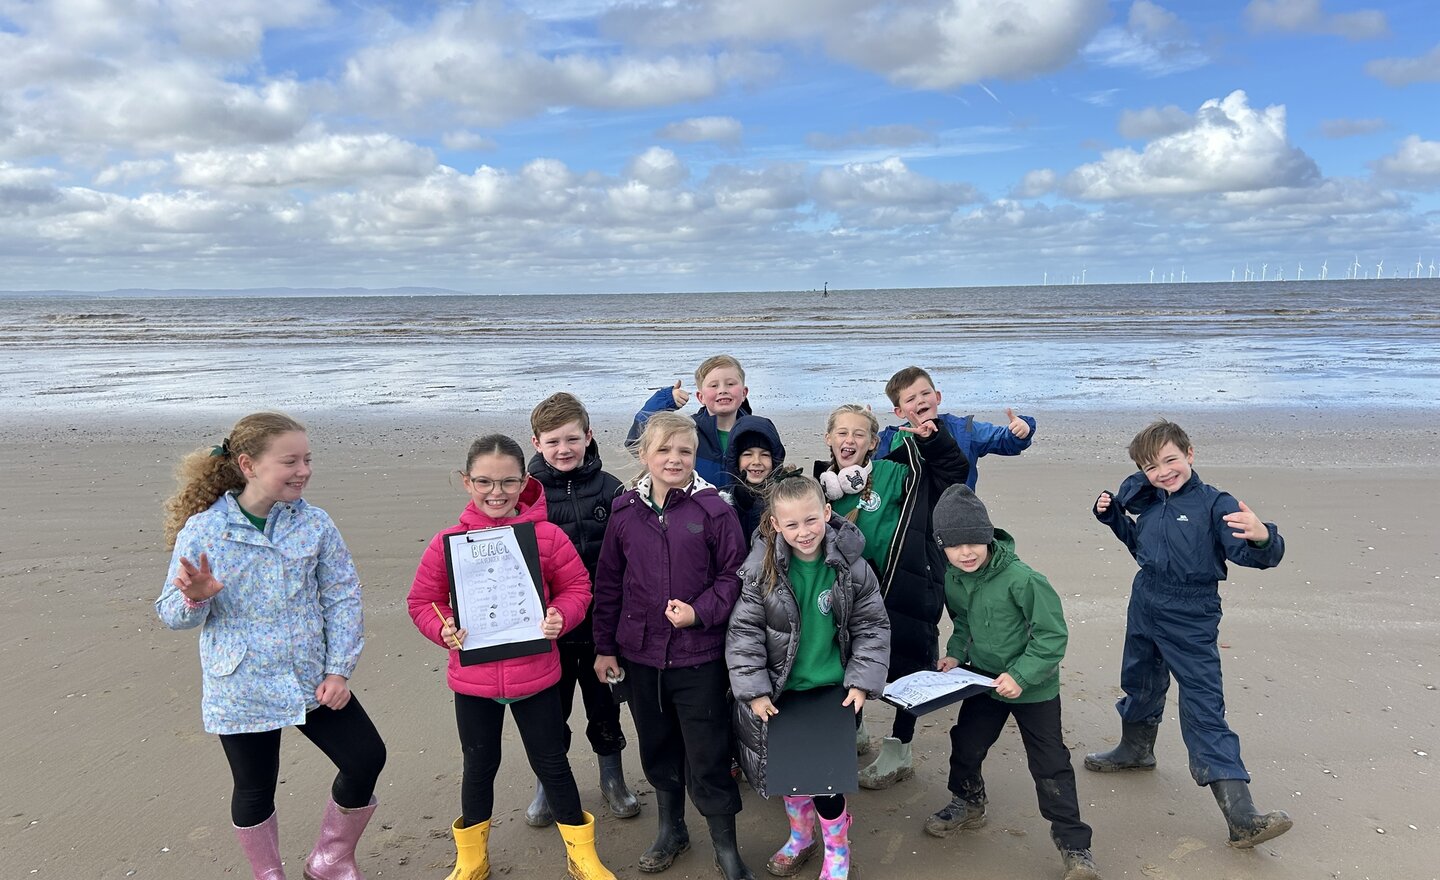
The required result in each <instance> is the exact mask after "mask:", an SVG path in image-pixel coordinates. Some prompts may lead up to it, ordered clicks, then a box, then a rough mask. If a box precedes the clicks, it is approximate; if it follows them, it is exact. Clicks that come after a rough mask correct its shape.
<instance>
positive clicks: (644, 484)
mask: <svg viewBox="0 0 1440 880" xmlns="http://www.w3.org/2000/svg"><path fill="white" fill-rule="evenodd" d="M714 488H715V487H714V486H712V485H710V484H709V483H707V482H705V478H704V477H702V476H700V472H699V471H696V472H695V474H694V476H693V477H692V478H691V480H690V485H688V486H686V487H685V494H686V495H694V494H695V493H696V492H699V491H700V490H701V489H714ZM630 491H631V492H634V493H636V494H638V495H639V496H640V497H642V498H645V497H648V496H649V495H650V475H649V474H641V475H640V479H638V480H636V481H635V488H634V489H631V490H630Z"/></svg>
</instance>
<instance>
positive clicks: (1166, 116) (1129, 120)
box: [1119, 104, 1195, 141]
mask: <svg viewBox="0 0 1440 880" xmlns="http://www.w3.org/2000/svg"><path fill="white" fill-rule="evenodd" d="M1194 124H1195V117H1193V116H1191V115H1190V114H1189V113H1186V112H1185V111H1184V110H1181V109H1180V108H1179V107H1176V106H1175V105H1174V104H1168V105H1166V106H1164V107H1145V108H1144V109H1141V110H1122V111H1121V112H1120V125H1119V129H1120V136H1121V137H1124V138H1127V139H1128V140H1132V141H1143V140H1149V139H1150V138H1157V137H1164V136H1166V135H1171V134H1175V133H1177V132H1181V131H1185V130H1186V129H1187V128H1190V127H1191V126H1192V125H1194Z"/></svg>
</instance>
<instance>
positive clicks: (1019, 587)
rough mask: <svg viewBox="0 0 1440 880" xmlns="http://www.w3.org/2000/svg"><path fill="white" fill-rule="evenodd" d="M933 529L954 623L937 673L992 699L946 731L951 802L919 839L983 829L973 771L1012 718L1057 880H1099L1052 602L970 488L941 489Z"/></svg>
mask: <svg viewBox="0 0 1440 880" xmlns="http://www.w3.org/2000/svg"><path fill="white" fill-rule="evenodd" d="M932 527H933V529H934V534H935V541H936V542H937V543H938V544H939V545H940V547H941V548H942V549H943V550H944V551H945V557H946V559H947V560H948V561H949V563H950V564H949V566H947V568H946V571H945V605H946V607H947V608H948V609H949V610H950V618H951V620H953V621H954V622H955V633H954V635H952V636H951V637H950V642H949V644H948V645H947V646H946V649H945V654H946V656H945V657H944V658H942V659H941V660H940V663H939V665H938V668H939V669H940V671H941V672H945V671H948V670H951V669H954V668H955V667H957V666H959V665H961V664H962V663H963V664H965V665H966V666H968V667H969V668H971V669H974V670H975V671H976V672H980V673H982V674H984V675H987V676H990V677H992V678H994V679H995V691H994V693H993V694H990V695H983V696H978V697H972V698H970V699H968V700H966V701H965V702H964V703H962V704H961V706H960V716H959V718H958V719H957V720H956V722H955V726H954V727H952V728H950V782H949V788H950V792H951V794H953V795H954V799H953V800H951V801H950V803H948V804H946V805H945V806H944V807H942V808H941V809H940V810H939V812H937V813H935V814H934V815H932V816H931V817H930V818H929V819H928V820H926V822H925V831H926V832H927V833H929V834H931V835H933V836H935V837H946V836H948V835H949V834H950V833H951V832H952V831H955V830H956V829H974V828H979V827H980V826H982V825H984V824H985V804H986V798H985V779H984V777H982V776H981V775H980V764H981V763H982V762H983V761H984V760H985V755H986V753H987V752H989V751H990V747H991V746H992V745H994V744H995V740H996V739H998V738H999V737H1000V731H1001V730H1002V729H1004V727H1005V721H1006V719H1007V718H1009V717H1011V716H1014V718H1015V724H1016V726H1018V727H1019V728H1020V738H1021V740H1022V741H1023V742H1024V743H1025V758H1026V760H1027V761H1028V762H1029V764H1030V775H1031V776H1032V777H1034V779H1035V793H1036V795H1037V796H1038V798H1039V800H1040V815H1042V816H1044V817H1045V818H1046V819H1049V820H1050V838H1051V839H1052V840H1053V841H1055V845H1056V846H1057V847H1058V848H1059V849H1060V855H1061V857H1062V858H1063V859H1064V861H1065V880H1099V877H1100V875H1099V873H1097V872H1096V870H1095V862H1094V860H1093V859H1092V857H1091V855H1090V826H1089V825H1086V824H1085V823H1084V822H1082V821H1080V803H1079V799H1078V798H1077V797H1076V794H1075V770H1074V768H1072V767H1071V765H1070V750H1069V749H1068V748H1066V747H1065V740H1064V736H1063V735H1062V733H1061V730H1060V659H1061V658H1062V657H1064V656H1065V643H1066V641H1067V640H1068V639H1069V632H1068V630H1067V629H1066V627H1065V615H1064V612H1063V611H1062V609H1061V608H1060V597H1059V596H1057V595H1056V594H1055V590H1054V588H1053V587H1051V586H1050V582H1049V581H1048V580H1046V579H1045V576H1044V575H1042V574H1040V573H1039V572H1037V571H1035V570H1034V569H1032V568H1031V567H1030V566H1028V565H1026V564H1025V563H1023V562H1021V561H1020V559H1019V558H1018V557H1017V556H1016V555H1015V539H1014V538H1011V537H1010V535H1009V534H1007V533H1006V532H1004V531H1002V530H999V529H996V528H995V527H994V526H992V525H991V524H990V515H989V513H987V512H986V510H985V505H984V504H983V503H982V502H981V501H980V499H979V498H977V497H976V496H975V493H974V492H973V491H971V490H970V488H969V487H968V486H965V485H954V486H951V487H950V488H948V489H946V490H945V493H944V494H943V495H941V496H940V500H939V501H938V502H936V504H935V515H934V518H933V519H932Z"/></svg>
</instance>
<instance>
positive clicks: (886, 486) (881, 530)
mask: <svg viewBox="0 0 1440 880" xmlns="http://www.w3.org/2000/svg"><path fill="white" fill-rule="evenodd" d="M909 476H910V469H909V468H907V467H906V466H905V465H903V464H900V463H899V462H894V461H889V460H887V459H883V458H882V459H880V460H879V461H875V462H872V463H871V467H870V489H871V491H870V494H869V495H867V496H865V497H863V498H862V497H861V496H859V495H845V496H843V497H841V498H839V499H837V500H835V501H832V502H830V509H831V510H833V511H835V512H836V513H838V514H840V515H841V516H843V517H845V518H846V519H848V520H850V521H851V522H853V523H854V524H855V525H856V527H857V528H859V529H860V534H862V535H864V536H865V559H866V561H868V562H869V563H870V564H871V565H872V566H874V568H875V571H876V573H877V574H879V575H880V579H881V580H884V579H885V563H886V561H887V560H888V559H889V556H890V545H891V544H893V543H894V542H895V530H896V529H897V528H899V526H900V508H901V507H903V506H904V504H905V479H906V478H907V477H909ZM856 507H859V508H860V512H859V514H858V515H857V516H856V517H854V518H851V516H850V512H851V511H852V510H855V508H856Z"/></svg>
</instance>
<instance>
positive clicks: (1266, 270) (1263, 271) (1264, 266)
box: [1260, 263, 1270, 281]
mask: <svg viewBox="0 0 1440 880" xmlns="http://www.w3.org/2000/svg"><path fill="white" fill-rule="evenodd" d="M1268 274H1270V264H1269V263H1261V264H1260V280H1261V281H1264V280H1265V276H1266V275H1268Z"/></svg>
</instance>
